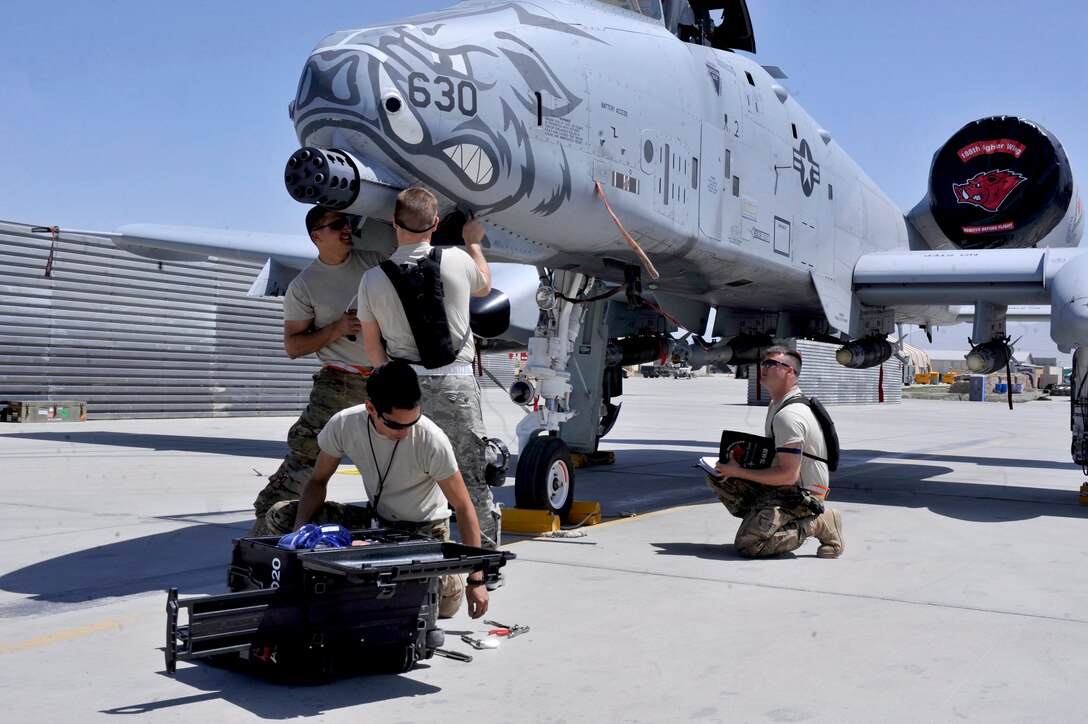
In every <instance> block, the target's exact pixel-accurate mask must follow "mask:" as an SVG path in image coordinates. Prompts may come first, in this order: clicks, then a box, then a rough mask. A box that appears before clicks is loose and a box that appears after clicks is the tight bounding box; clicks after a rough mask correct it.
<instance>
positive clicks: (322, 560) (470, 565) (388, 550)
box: [165, 529, 514, 681]
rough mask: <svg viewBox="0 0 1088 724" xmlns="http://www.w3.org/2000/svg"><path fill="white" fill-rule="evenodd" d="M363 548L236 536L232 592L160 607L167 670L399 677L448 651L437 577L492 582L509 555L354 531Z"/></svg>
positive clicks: (170, 600) (172, 597)
mask: <svg viewBox="0 0 1088 724" xmlns="http://www.w3.org/2000/svg"><path fill="white" fill-rule="evenodd" d="M352 537H353V539H354V540H355V541H361V542H362V544H361V545H354V546H352V547H350V548H321V549H315V550H287V549H284V548H279V547H278V546H277V545H276V544H277V543H278V541H279V538H278V537H275V536H271V537H257V538H240V539H237V540H235V541H234V553H233V556H232V560H231V565H230V569H229V572H228V576H227V583H228V587H229V588H230V590H231V593H227V594H222V595H218V596H198V597H192V598H179V597H178V591H177V589H171V590H170V592H169V595H168V597H167V602H166V652H165V653H166V670H167V672H168V673H171V674H173V673H174V672H175V671H176V668H177V662H178V661H179V660H182V661H185V660H190V659H198V658H204V657H214V658H215V659H216V660H218V661H220V662H222V663H237V662H238V661H239V660H241V661H243V662H248V665H249V666H250V667H251V668H252V669H253V670H255V672H256V673H265V674H269V675H272V676H282V677H284V678H288V679H290V680H292V681H303V680H324V679H328V678H332V677H335V676H343V675H350V674H354V673H362V672H371V671H385V672H405V671H408V670H410V669H411V668H412V667H413V666H415V664H416V662H417V661H419V660H420V659H428V658H431V656H433V654H434V650H435V649H436V648H438V647H440V646H442V644H443V643H444V640H445V632H444V631H442V629H440V628H438V627H437V616H438V596H439V590H440V582H439V580H440V579H439V577H440V576H445V575H454V574H467V573H470V572H472V571H482V572H483V573H484V577H485V580H488V581H494V580H497V579H498V575H499V569H500V568H501V567H502V566H504V565H505V564H506V561H507V560H509V559H512V558H514V554H513V553H508V552H505V551H491V550H486V549H483V548H474V547H470V546H465V545H461V544H458V543H444V542H442V541H437V540H434V539H432V538H428V537H426V536H423V535H416V534H412V533H405V532H402V531H397V530H390V529H375V530H360V531H353V533H352Z"/></svg>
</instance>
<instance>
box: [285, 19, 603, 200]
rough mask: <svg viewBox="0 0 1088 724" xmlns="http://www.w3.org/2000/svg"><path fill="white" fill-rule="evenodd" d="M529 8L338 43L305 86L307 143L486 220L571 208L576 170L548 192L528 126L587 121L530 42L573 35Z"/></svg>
mask: <svg viewBox="0 0 1088 724" xmlns="http://www.w3.org/2000/svg"><path fill="white" fill-rule="evenodd" d="M519 8H520V6H509V5H503V6H496V7H491V6H483V7H477V6H471V7H468V8H464V9H461V10H454V11H445V12H444V13H443V14H442V16H441V17H440V18H439V17H437V16H426V17H420V18H416V19H414V21H408V22H404V23H397V24H390V25H387V26H384V27H381V28H372V29H367V30H361V31H351V32H345V33H338V34H335V35H332V36H329V38H327V39H326V40H325V41H324V42H323V43H322V44H321V45H320V46H319V47H318V48H317V49H315V50H314V52H313V53H312V54H311V56H310V59H309V61H308V62H307V65H306V68H305V70H304V72H303V76H302V79H301V80H300V82H299V90H298V95H297V98H296V100H295V104H294V106H293V115H292V118H293V119H294V122H295V128H296V130H297V132H298V137H299V141H300V142H301V143H302V145H304V146H314V147H317V148H330V147H337V148H343V149H344V150H347V151H349V152H352V153H355V154H357V155H359V156H360V157H368V158H372V159H374V160H376V161H378V162H380V163H382V164H383V165H385V166H387V167H388V168H390V169H391V170H394V171H396V172H397V173H399V174H400V175H401V176H402V177H403V178H407V179H413V180H419V181H422V182H423V183H425V184H427V185H428V186H430V187H431V188H432V189H433V190H434V191H435V192H436V193H438V194H439V195H440V196H444V197H446V198H448V199H456V200H458V201H463V202H465V203H468V204H470V205H471V206H473V207H474V208H475V210H476V211H477V213H481V214H486V213H494V212H496V211H499V210H502V209H507V208H510V207H512V206H515V205H517V204H523V205H525V206H526V208H529V209H532V210H533V213H535V214H538V215H544V216H547V215H550V214H553V213H555V212H556V211H557V210H558V208H559V207H560V206H561V205H562V202H563V201H564V200H566V199H569V198H570V183H571V181H570V177H571V173H570V168H569V162H568V160H567V158H566V156H565V155H564V154H563V153H561V152H559V153H555V152H554V151H553V153H554V155H555V158H554V159H552V162H551V163H549V164H548V170H549V173H550V176H554V178H551V177H549V179H547V183H544V182H543V181H542V180H541V178H540V176H539V173H538V172H539V169H538V168H537V157H538V155H539V153H541V151H540V149H538V146H539V145H542V144H541V143H538V141H539V139H538V138H537V137H538V136H541V135H542V134H541V133H537V134H536V136H534V135H533V134H532V133H531V130H530V127H529V126H530V124H534V123H536V124H542V123H543V121H542V119H543V120H549V118H545V117H550V116H557V117H562V118H564V119H565V118H567V117H568V116H570V115H571V113H572V112H574V111H575V109H578V110H579V111H580V112H582V113H583V114H584V110H583V108H582V107H583V106H584V102H583V100H584V99H583V98H582V97H580V95H579V94H578V93H577V91H576V90H571V89H569V88H568V86H567V85H565V84H564V80H563V79H561V78H560V77H559V76H558V75H557V72H556V70H555V69H554V68H552V67H551V65H550V64H549V62H548V60H547V59H545V57H544V56H543V55H541V54H539V53H537V52H536V50H535V48H534V46H533V45H532V44H531V43H530V42H529V41H528V40H526V39H525V38H526V37H529V38H532V37H536V35H538V34H541V33H543V34H545V35H546V36H547V37H548V38H551V37H552V36H553V35H556V34H559V35H564V36H565V35H567V34H569V33H560V32H559V31H557V30H556V29H555V28H554V27H553V26H554V22H551V24H549V23H547V22H545V21H549V18H545V17H543V16H537V15H535V14H532V13H528V11H525V10H524V9H519ZM515 10H516V11H517V12H515ZM563 27H564V28H565V27H567V26H565V25H564V26H563ZM574 30H575V29H574V28H571V32H574ZM523 36H525V37H523ZM526 88H539V89H542V90H541V91H540V92H537V93H536V94H535V95H534V94H533V93H530V92H529V91H527V90H526ZM542 94H543V96H546V99H545V100H546V101H547V102H546V103H543V105H542V101H541V98H542V97H543V96H542ZM554 145H555V144H551V146H554ZM553 169H554V170H553Z"/></svg>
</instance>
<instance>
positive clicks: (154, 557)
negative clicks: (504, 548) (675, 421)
mask: <svg viewBox="0 0 1088 724" xmlns="http://www.w3.org/2000/svg"><path fill="white" fill-rule="evenodd" d="M655 444H660V445H662V446H665V445H672V443H671V442H664V441H658V442H654V441H647V442H646V443H645V445H646V447H643V448H641V449H638V450H626V451H621V452H620V453H619V456H618V462H617V463H616V464H615V465H601V466H594V467H590V468H584V469H581V470H579V471H577V475H576V495H575V497H576V498H577V499H578V500H590V501H595V502H599V503H600V504H601V511H602V513H603V515H604V517H605V519H610V518H615V517H617V516H620V515H623V514H626V513H636V514H640V515H641V514H646V513H651V512H654V511H656V510H663V509H667V508H673V507H677V506H681V505H693V504H704V503H705V504H714V505H716V504H717V501H716V499H715V498H714V497H713V495H712V494H711V492H710V491H709V489H708V488H707V487H706V483H705V477H704V476H703V475H702V474H701V473H700V472H699V471H698V470H696V469H695V468H693V467H692V465H693V464H694V462H695V458H696V455H695V454H689V453H687V452H684V451H677V450H659V449H654V448H653V445H655ZM883 455H884V453H881V452H878V451H859V450H854V451H851V453H850V460H849V461H848V462H847V463H846V464H844V465H843V466H842V467H840V469H839V471H838V472H837V473H836V474H835V476H834V477H833V478H832V497H831V502H832V504H834V505H841V504H843V503H847V504H849V503H857V504H865V505H886V506H893V507H894V506H900V507H907V508H927V509H929V510H931V511H933V512H934V513H936V514H938V515H943V516H947V517H950V518H955V519H958V520H965V521H971V522H979V523H985V522H1002V521H1010V520H1027V519H1031V518H1036V517H1040V516H1052V517H1068V518H1088V507H1085V506H1081V505H1079V504H1078V500H1077V493H1076V491H1075V490H1072V489H1070V490H1063V489H1053V488H1039V487H1026V486H1018V485H1010V484H1004V483H983V482H958V481H955V480H937V479H936V478H938V477H942V476H948V475H949V473H952V472H953V470H952V468H949V467H947V466H944V465H934V464H925V463H920V462H912V463H904V462H867V460H868V459H871V458H879V457H881V456H883ZM920 457H923V458H924V459H926V460H929V459H933V460H940V459H941V456H940V455H926V456H920ZM1031 467H1033V466H1029V465H1020V467H1019V468H1017V469H1016V472H1015V473H1014V475H1013V477H1014V478H1020V479H1023V476H1024V475H1025V474H1026V471H1027V470H1029V469H1030V468H1031ZM1044 467H1046V466H1045V464H1044ZM495 499H496V500H497V501H499V502H501V503H503V504H504V505H507V506H513V505H514V486H513V485H509V484H508V485H506V486H504V487H501V488H496V489H495ZM344 502H349V501H344ZM722 514H723V515H728V513H727V512H726V511H725V509H724V508H723V509H722ZM186 517H188V516H173V517H172V519H173V520H184V519H185V518H186ZM248 527H249V520H248V519H245V520H242V521H239V522H237V523H234V524H226V523H224V524H212V523H198V524H196V525H191V526H186V527H183V528H178V529H176V530H173V531H170V532H166V533H156V534H154V535H149V536H144V537H141V538H135V539H132V540H125V541H120V542H117V543H111V544H108V545H102V546H96V547H94V548H89V549H86V550H81V551H76V552H73V553H69V554H66V555H63V556H59V557H57V558H53V559H50V560H47V561H43V562H40V563H34V564H32V565H29V566H26V567H24V568H20V569H18V570H15V571H12V572H10V573H7V574H5V575H3V576H0V589H3V590H6V591H11V592H15V593H23V594H28V595H29V596H30V597H31V601H32V602H31V603H24V604H17V605H16V606H15V607H14V608H13V607H11V606H8V607H5V609H4V613H5V615H25V614H29V613H33V612H34V611H35V610H36V608H37V607H36V604H35V603H34V602H47V603H55V604H85V603H86V602H88V601H95V600H100V599H105V598H110V597H115V596H126V595H133V594H140V593H147V592H151V591H163V592H165V591H166V590H167V589H169V588H172V587H174V588H178V589H179V591H181V593H182V594H183V595H191V594H202V593H209V594H210V593H223V592H225V591H226V571H227V567H228V566H229V563H230V556H231V550H232V544H231V541H232V539H234V538H238V537H241V536H244V535H245V533H246V531H247V530H248ZM455 530H456V528H455ZM24 609H25V611H24Z"/></svg>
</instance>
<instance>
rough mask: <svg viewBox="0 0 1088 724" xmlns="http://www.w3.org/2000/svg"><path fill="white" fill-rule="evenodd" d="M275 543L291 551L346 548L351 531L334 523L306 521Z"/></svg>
mask: <svg viewBox="0 0 1088 724" xmlns="http://www.w3.org/2000/svg"><path fill="white" fill-rule="evenodd" d="M277 545H278V546H279V547H280V548H286V549H287V550H292V551H293V550H302V549H306V550H309V549H312V548H348V547H350V546H351V531H350V530H348V529H347V528H345V527H344V526H342V525H337V524H336V523H330V524H327V525H315V524H314V523H307V524H306V525H304V526H302V527H301V528H299V529H298V530H296V531H295V532H294V533H288V534H287V535H285V536H283V537H282V538H280V542H279V543H278V544H277Z"/></svg>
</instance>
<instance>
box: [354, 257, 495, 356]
mask: <svg viewBox="0 0 1088 724" xmlns="http://www.w3.org/2000/svg"><path fill="white" fill-rule="evenodd" d="M430 252H431V245H430V244H429V243H427V242H422V243H420V244H409V245H407V246H401V247H398V248H397V250H396V251H395V252H393V256H392V257H390V260H391V261H392V262H393V263H394V264H404V263H409V262H410V263H413V264H414V263H416V262H417V261H419V260H420V259H422V258H423V257H424V256H426V255H427V254H429V253H430ZM486 284H487V280H486V279H485V278H484V275H483V273H482V272H481V271H480V268H479V267H477V266H476V262H474V261H472V257H470V256H469V255H468V253H466V252H465V251H464V250H463V249H458V248H456V247H450V248H447V247H443V248H442V291H443V294H444V295H445V305H444V306H445V307H446V318H447V319H448V320H449V324H450V338H451V339H452V340H453V344H454V346H455V347H456V346H457V345H459V344H461V340H465V343H464V346H463V347H461V351H460V353H459V354H458V355H457V359H456V360H455V363H460V364H470V363H471V362H472V360H473V359H474V358H475V356H476V343H475V342H474V341H473V339H472V334H471V333H470V332H469V318H468V303H469V297H470V296H471V295H472V294H473V293H474V292H478V291H480V290H481V289H483V288H484V286H485V285H486ZM359 320H360V321H362V322H377V323H378V327H379V328H380V329H381V331H382V337H383V338H384V339H385V344H386V353H387V354H388V355H389V356H390V357H395V358H398V359H405V360H408V361H409V362H419V349H418V348H417V347H416V340H415V337H414V336H413V335H412V328H411V327H410V326H409V324H408V317H407V316H406V315H405V314H404V307H403V306H402V305H401V303H400V298H399V297H398V296H397V290H396V289H394V288H393V282H391V281H389V277H387V276H386V275H385V272H384V271H382V270H381V269H378V268H374V269H371V270H370V271H368V272H367V273H366V274H365V275H364V276H363V279H362V281H361V282H360V284H359ZM466 337H467V339H466Z"/></svg>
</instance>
